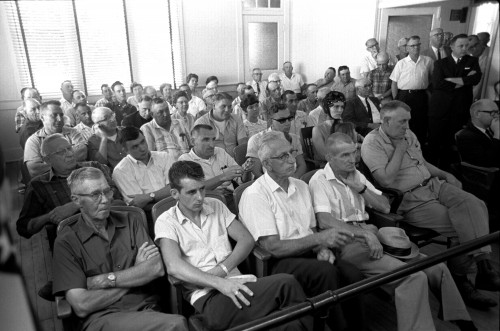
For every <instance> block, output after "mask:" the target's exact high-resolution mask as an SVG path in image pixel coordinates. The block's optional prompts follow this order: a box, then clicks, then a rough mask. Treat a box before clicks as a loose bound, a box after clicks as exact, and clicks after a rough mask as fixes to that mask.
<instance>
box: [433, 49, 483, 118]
mask: <svg viewBox="0 0 500 331" xmlns="http://www.w3.org/2000/svg"><path fill="white" fill-rule="evenodd" d="M472 71H475V72H476V73H475V74H473V75H470V76H469V73H471V72H472ZM481 75H482V73H481V68H479V62H478V60H477V58H475V57H472V56H469V55H465V56H463V57H462V60H461V61H460V63H458V64H457V63H455V59H453V57H452V56H451V55H450V56H448V57H446V58H444V59H441V60H437V61H436V62H434V71H433V72H432V86H433V93H432V96H431V101H430V108H429V117H435V118H445V117H450V116H451V115H452V114H455V113H457V114H464V113H465V114H468V113H469V108H470V106H471V104H472V87H473V85H476V84H478V83H479V81H480V80H481ZM450 77H461V78H462V79H463V81H464V85H463V86H462V87H460V88H455V86H456V84H455V83H451V82H449V81H447V80H445V79H446V78H450ZM463 124H465V123H463Z"/></svg>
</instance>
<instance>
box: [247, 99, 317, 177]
mask: <svg viewBox="0 0 500 331" xmlns="http://www.w3.org/2000/svg"><path fill="white" fill-rule="evenodd" d="M274 109H275V113H274V114H273V115H272V116H273V117H272V124H271V127H270V128H269V129H267V130H266V131H262V132H259V133H257V134H255V135H253V136H252V137H251V138H250V139H249V140H248V147H247V157H249V158H251V159H252V160H253V169H252V172H253V174H254V176H255V177H256V178H257V177H260V176H262V174H263V173H264V172H263V168H262V164H261V163H260V160H259V155H258V151H259V149H260V148H261V147H262V146H261V140H262V137H263V136H264V135H265V134H267V133H268V132H270V131H273V132H275V134H274V136H275V137H276V138H277V139H278V138H285V139H286V140H287V141H288V142H289V143H290V144H292V147H293V149H294V150H295V154H296V155H295V163H296V166H295V171H294V174H293V175H292V176H293V177H295V178H300V176H302V175H303V174H305V173H306V171H307V166H306V161H305V160H304V156H303V155H302V145H301V143H300V137H299V136H297V135H295V134H293V133H289V132H290V127H291V123H292V121H293V116H292V115H291V114H290V111H289V110H288V109H287V108H286V106H285V105H283V104H277V106H276V107H274Z"/></svg>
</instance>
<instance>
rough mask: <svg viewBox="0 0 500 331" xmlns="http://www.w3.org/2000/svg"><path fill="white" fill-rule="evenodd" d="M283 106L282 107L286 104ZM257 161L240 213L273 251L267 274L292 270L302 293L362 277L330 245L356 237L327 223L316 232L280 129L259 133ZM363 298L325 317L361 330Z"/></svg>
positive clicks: (305, 192) (308, 197)
mask: <svg viewBox="0 0 500 331" xmlns="http://www.w3.org/2000/svg"><path fill="white" fill-rule="evenodd" d="M285 111H286V110H285ZM257 156H258V158H259V164H261V165H262V167H264V168H265V169H266V171H265V174H264V175H262V176H261V177H259V178H258V179H257V180H255V182H254V183H253V184H252V185H251V186H249V187H248V188H247V189H246V190H245V191H244V192H243V195H242V197H241V200H240V202H239V205H238V207H239V212H240V219H241V221H242V222H243V224H245V226H246V227H247V229H248V231H249V232H250V234H251V235H252V237H253V238H254V240H255V241H256V242H257V243H258V244H259V245H261V246H262V247H263V248H264V249H266V250H267V251H269V252H270V253H271V254H272V256H273V263H272V264H271V267H270V270H269V271H270V273H271V274H277V273H287V274H292V275H293V276H295V278H296V279H297V280H298V282H299V283H300V285H301V286H302V288H303V290H304V292H305V293H306V296H308V297H312V296H315V295H318V294H322V293H324V292H325V291H328V290H335V289H337V288H340V287H342V286H345V285H348V284H351V283H353V282H356V281H359V280H361V279H362V276H361V273H360V272H359V270H357V269H356V268H355V267H354V266H352V265H351V264H349V263H348V262H345V261H335V256H334V254H333V252H332V251H331V250H330V249H332V248H340V247H342V246H344V245H345V244H347V243H349V242H351V241H352V240H354V235H353V233H352V232H350V231H347V230H344V229H340V230H336V229H329V230H326V231H323V232H320V233H318V232H317V229H316V224H317V223H316V218H315V216H314V210H313V207H312V199H311V194H310V193H309V189H308V187H307V184H306V183H305V182H303V181H301V180H299V179H296V178H293V177H294V176H295V173H296V156H297V152H296V150H295V146H293V145H291V144H290V142H289V141H288V140H287V139H286V138H285V137H284V136H283V134H282V133H280V132H275V131H272V132H266V133H264V134H263V135H261V137H260V145H259V150H258V155H257ZM361 301H362V300H361V298H360V297H356V298H354V299H351V300H348V301H345V302H344V303H342V304H341V306H342V308H343V311H344V312H345V317H346V319H347V324H348V328H345V325H342V324H343V322H344V318H343V315H342V312H341V311H342V310H341V309H340V308H341V306H340V305H335V306H333V307H332V308H330V309H329V313H328V317H327V320H326V323H327V324H328V326H329V327H330V329H332V330H344V329H349V330H365V325H364V323H365V318H364V309H363V306H362V304H361Z"/></svg>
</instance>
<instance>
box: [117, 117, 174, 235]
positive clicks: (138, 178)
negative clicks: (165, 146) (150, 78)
mask: <svg viewBox="0 0 500 331" xmlns="http://www.w3.org/2000/svg"><path fill="white" fill-rule="evenodd" d="M119 143H120V144H121V145H122V146H123V147H124V148H125V150H126V152H127V156H126V157H124V158H123V159H122V160H121V161H120V163H118V164H117V165H116V167H115V169H114V171H113V181H114V182H115V183H116V186H117V187H118V189H119V190H120V192H121V194H122V195H123V200H124V201H125V202H126V203H127V204H128V205H130V206H136V207H139V208H142V209H144V210H145V211H147V213H146V214H148V212H149V211H150V210H151V207H152V206H153V204H154V203H155V202H158V201H160V200H162V199H164V198H166V197H167V196H170V186H169V185H168V184H169V182H168V170H169V169H170V167H171V166H172V164H173V163H174V162H175V161H177V159H176V158H174V157H173V155H172V154H169V153H165V152H155V151H153V152H151V151H149V149H148V145H147V143H146V139H145V138H144V135H143V134H142V132H141V130H139V129H137V128H135V127H133V126H131V127H126V128H123V129H122V131H121V134H120V141H119ZM148 221H149V220H148ZM150 230H151V231H152V230H153V229H152V226H151V224H150Z"/></svg>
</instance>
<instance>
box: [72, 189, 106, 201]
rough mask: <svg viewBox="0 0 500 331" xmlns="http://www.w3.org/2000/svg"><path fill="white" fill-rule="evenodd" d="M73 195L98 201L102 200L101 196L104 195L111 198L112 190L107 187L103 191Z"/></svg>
mask: <svg viewBox="0 0 500 331" xmlns="http://www.w3.org/2000/svg"><path fill="white" fill-rule="evenodd" d="M75 195H78V196H81V197H90V198H91V199H92V200H94V202H99V201H101V200H102V197H103V196H104V195H105V196H106V198H108V199H109V198H111V197H112V196H113V190H112V189H111V188H110V187H108V188H107V189H105V190H104V191H97V192H92V193H88V194H84V193H75Z"/></svg>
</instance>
